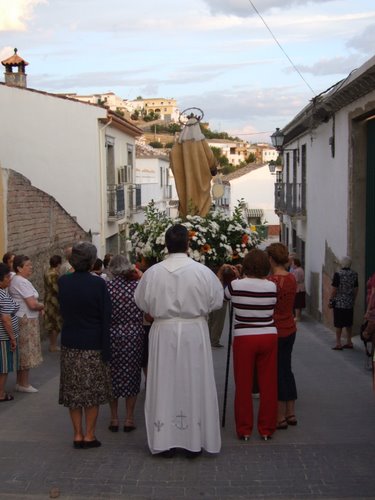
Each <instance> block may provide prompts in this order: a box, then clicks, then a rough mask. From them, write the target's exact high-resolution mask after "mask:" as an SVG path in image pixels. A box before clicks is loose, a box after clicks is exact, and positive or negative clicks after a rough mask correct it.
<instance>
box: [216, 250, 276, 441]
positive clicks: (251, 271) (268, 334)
mask: <svg viewBox="0 0 375 500" xmlns="http://www.w3.org/2000/svg"><path fill="white" fill-rule="evenodd" d="M269 270H270V264H269V261H268V257H267V254H266V253H265V252H264V251H262V250H258V249H253V250H251V251H250V252H249V253H248V254H247V255H246V256H245V258H244V261H243V274H244V276H245V277H244V278H243V279H239V280H234V281H232V282H231V283H230V284H229V285H228V287H227V288H226V289H225V292H224V294H225V298H226V299H227V300H231V301H232V306H233V310H234V330H233V336H234V340H233V363H234V378H235V383H236V394H235V403H234V404H235V420H236V431H237V435H238V437H239V439H243V440H245V441H248V440H249V439H250V435H251V433H252V430H253V402H252V394H251V393H252V388H253V377H254V369H255V370H257V375H258V382H259V392H260V402H259V413H258V432H259V434H260V435H261V438H262V439H264V440H267V439H270V438H271V436H272V434H273V433H274V431H275V428H276V420H277V330H276V327H275V325H274V321H273V310H274V306H275V303H276V286H275V284H274V283H271V282H270V281H268V280H267V279H266V277H267V275H268V273H269Z"/></svg>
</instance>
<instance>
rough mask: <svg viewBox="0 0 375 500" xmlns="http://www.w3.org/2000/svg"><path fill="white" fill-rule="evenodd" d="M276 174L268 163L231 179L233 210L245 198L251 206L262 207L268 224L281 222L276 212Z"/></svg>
mask: <svg viewBox="0 0 375 500" xmlns="http://www.w3.org/2000/svg"><path fill="white" fill-rule="evenodd" d="M274 183H275V176H274V175H271V173H270V171H269V168H268V166H267V165H265V166H263V167H259V168H258V169H256V170H253V171H252V172H249V173H248V174H245V175H243V176H242V177H238V178H237V179H233V180H231V181H230V186H231V195H230V200H231V201H230V206H231V212H233V209H234V207H235V206H236V205H237V204H238V200H240V199H241V198H243V199H244V200H245V202H246V203H247V204H248V207H249V208H261V209H263V212H264V218H265V219H266V220H267V224H270V225H274V224H279V218H278V217H277V215H276V214H275V195H274V192H275V187H274V186H275V184H274Z"/></svg>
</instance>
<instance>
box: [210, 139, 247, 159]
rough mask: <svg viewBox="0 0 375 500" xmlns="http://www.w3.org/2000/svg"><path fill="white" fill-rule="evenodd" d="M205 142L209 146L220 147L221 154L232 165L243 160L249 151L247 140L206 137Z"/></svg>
mask: <svg viewBox="0 0 375 500" xmlns="http://www.w3.org/2000/svg"><path fill="white" fill-rule="evenodd" d="M207 142H208V145H209V146H210V147H212V148H218V149H220V151H221V154H222V155H223V156H226V157H227V158H228V160H229V163H231V164H232V165H234V166H238V165H239V164H240V163H243V162H245V161H246V159H247V158H248V156H249V154H250V152H251V150H250V144H249V143H248V142H243V141H230V140H226V139H207Z"/></svg>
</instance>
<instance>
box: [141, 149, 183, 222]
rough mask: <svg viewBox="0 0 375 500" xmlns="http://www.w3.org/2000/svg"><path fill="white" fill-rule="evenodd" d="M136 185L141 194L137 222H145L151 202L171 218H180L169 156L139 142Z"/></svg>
mask: <svg viewBox="0 0 375 500" xmlns="http://www.w3.org/2000/svg"><path fill="white" fill-rule="evenodd" d="M135 183H136V185H137V186H139V188H140V193H141V203H140V208H141V210H140V211H138V212H137V214H134V220H135V221H136V222H142V221H143V220H144V212H143V210H144V208H145V207H146V206H147V205H148V204H149V203H150V202H151V201H154V203H155V207H156V208H157V209H158V210H159V211H161V212H165V213H166V214H167V215H168V216H169V217H172V218H175V217H177V216H178V197H177V191H176V185H175V182H174V178H173V173H172V170H171V169H170V162H169V156H168V155H167V154H165V153H162V152H160V151H158V150H156V149H154V148H152V147H150V146H147V145H145V144H142V143H141V142H137V150H136V168H135Z"/></svg>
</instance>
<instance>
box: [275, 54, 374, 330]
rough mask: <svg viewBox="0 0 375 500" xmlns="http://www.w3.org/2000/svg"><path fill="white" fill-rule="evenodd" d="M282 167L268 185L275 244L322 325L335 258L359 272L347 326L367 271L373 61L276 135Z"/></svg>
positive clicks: (359, 308) (360, 307)
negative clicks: (281, 246) (292, 256)
mask: <svg viewBox="0 0 375 500" xmlns="http://www.w3.org/2000/svg"><path fill="white" fill-rule="evenodd" d="M281 132H282V133H283V134H284V135H285V143H284V146H283V147H284V148H285V149H287V150H288V151H284V153H283V157H284V169H283V174H282V176H283V177H282V179H280V181H281V182H279V183H277V184H276V186H275V206H276V209H277V210H278V212H279V215H280V222H281V224H282V237H283V241H284V242H285V243H286V244H287V245H288V247H289V249H290V250H294V251H296V252H297V253H298V254H299V255H300V256H301V258H302V260H303V261H304V262H305V275H306V285H307V292H308V296H309V303H310V304H309V305H310V310H311V312H312V313H313V314H314V315H315V316H316V317H318V318H322V319H323V321H324V322H325V323H327V324H330V321H331V317H332V312H331V311H330V310H328V298H329V294H330V284H331V280H332V275H333V273H334V271H335V270H336V268H337V265H338V262H339V260H340V258H341V257H342V256H344V255H349V256H351V257H352V260H353V264H352V268H353V269H354V270H356V271H357V272H358V274H359V294H358V299H357V304H356V308H355V314H356V316H355V318H356V323H355V326H357V327H358V325H359V323H360V321H361V319H362V318H363V313H364V308H365V283H366V280H367V279H368V277H369V276H370V274H371V273H373V272H374V271H375V258H374V255H375V224H374V220H375V57H373V58H372V59H370V60H369V61H368V62H367V63H365V64H364V65H363V66H361V67H360V68H359V69H357V70H356V71H355V72H352V73H351V74H350V75H349V76H348V77H347V78H346V79H345V80H343V81H341V82H339V83H338V84H336V85H335V86H334V87H332V88H331V89H329V90H327V91H326V92H325V93H322V94H321V95H320V96H318V97H316V98H314V99H313V100H312V102H311V103H310V104H309V105H308V106H306V108H304V109H303V110H302V111H301V112H300V113H299V114H298V115H297V116H296V117H295V118H294V119H293V120H292V121H291V122H290V123H288V124H287V125H286V126H285V127H284V128H283V129H282V131H281Z"/></svg>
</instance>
